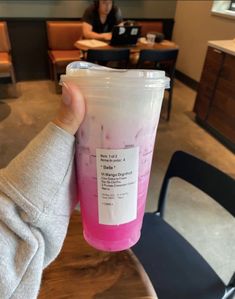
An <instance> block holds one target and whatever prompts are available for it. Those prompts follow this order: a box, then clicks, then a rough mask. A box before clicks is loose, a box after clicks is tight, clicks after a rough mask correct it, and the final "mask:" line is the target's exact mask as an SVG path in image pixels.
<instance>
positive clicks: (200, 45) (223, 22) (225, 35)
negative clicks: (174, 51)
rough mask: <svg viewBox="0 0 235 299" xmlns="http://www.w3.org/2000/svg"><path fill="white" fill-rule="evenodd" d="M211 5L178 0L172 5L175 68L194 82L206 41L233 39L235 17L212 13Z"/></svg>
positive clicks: (200, 64) (209, 2) (208, 2)
mask: <svg viewBox="0 0 235 299" xmlns="http://www.w3.org/2000/svg"><path fill="white" fill-rule="evenodd" d="M167 2H169V1H167ZM212 4H213V1H205V0H203V1H183V0H182V1H180V0H179V1H177V5H176V13H175V25H174V31H173V40H174V41H175V42H176V43H177V44H178V45H179V48H180V51H179V56H178V61H177V66H176V67H177V70H179V71H180V72H182V73H183V74H185V75H187V76H188V77H190V78H192V79H194V80H196V81H200V76H201V72H202V68H203V64H204V59H205V55H206V50H207V42H208V40H224V39H234V38H235V19H228V18H225V17H221V16H216V15H212V14H211V7H212Z"/></svg>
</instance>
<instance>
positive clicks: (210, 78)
mask: <svg viewBox="0 0 235 299" xmlns="http://www.w3.org/2000/svg"><path fill="white" fill-rule="evenodd" d="M194 112H195V113H196V119H197V121H198V122H199V123H200V124H201V125H203V126H204V127H206V128H207V129H208V130H210V131H211V133H214V134H215V135H216V136H217V137H218V138H219V139H220V140H221V141H223V142H224V143H225V144H226V145H228V146H229V147H230V148H231V149H232V150H235V56H233V55H230V54H228V53H225V52H223V51H220V50H217V49H215V48H213V47H208V50H207V55H206V59H205V63H204V67H203V71H202V76H201V80H200V84H199V88H198V93H197V97H196V101H195V106H194Z"/></svg>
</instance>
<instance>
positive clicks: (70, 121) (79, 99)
mask: <svg viewBox="0 0 235 299" xmlns="http://www.w3.org/2000/svg"><path fill="white" fill-rule="evenodd" d="M84 115H85V102H84V97H83V95H82V93H81V91H80V90H79V88H78V87H77V86H76V85H75V84H74V83H67V82H66V83H65V82H63V88H62V101H61V104H60V108H59V111H58V113H57V115H56V117H55V119H54V120H53V122H54V123H55V124H56V125H57V126H59V127H61V128H62V129H64V130H65V131H67V132H68V133H70V134H72V135H74V134H75V133H76V131H77V130H78V128H79V126H80V124H81V123H82V121H83V118H84Z"/></svg>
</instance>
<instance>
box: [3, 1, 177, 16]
mask: <svg viewBox="0 0 235 299" xmlns="http://www.w3.org/2000/svg"><path fill="white" fill-rule="evenodd" d="M91 2H92V1H85V0H78V1H75V0H71V1H70V0H63V1H62V0H47V1H46V0H44V1H43V0H31V1H30V0H25V1H21V0H15V1H14V0H13V1H12V0H11V1H7V0H5V1H4V0H3V1H0V18H1V17H3V18H28V17H30V18H80V17H82V14H83V11H84V9H85V8H86V7H87V6H88V5H89V4H90V3H91ZM116 3H117V4H118V6H119V7H120V8H121V10H122V13H123V16H124V17H125V18H174V15H175V6H176V0H171V1H158V0H129V1H128V0H116Z"/></svg>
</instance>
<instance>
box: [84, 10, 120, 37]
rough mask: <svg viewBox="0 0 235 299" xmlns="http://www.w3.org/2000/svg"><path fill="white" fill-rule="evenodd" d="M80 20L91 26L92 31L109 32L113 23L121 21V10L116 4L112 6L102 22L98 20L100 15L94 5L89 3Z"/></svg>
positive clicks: (116, 23)
mask: <svg viewBox="0 0 235 299" xmlns="http://www.w3.org/2000/svg"><path fill="white" fill-rule="evenodd" d="M82 21H83V22H86V23H88V24H90V25H91V26H92V31H94V32H96V33H105V32H111V31H112V29H113V27H114V26H115V25H118V24H120V23H121V22H122V16H121V11H120V9H119V8H118V7H117V6H113V7H112V10H111V11H110V13H109V14H108V16H107V19H106V22H105V23H104V24H102V23H101V21H100V16H99V12H98V10H97V9H96V8H95V5H90V6H89V7H88V8H87V9H86V10H85V12H84V15H83V17H82Z"/></svg>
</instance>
